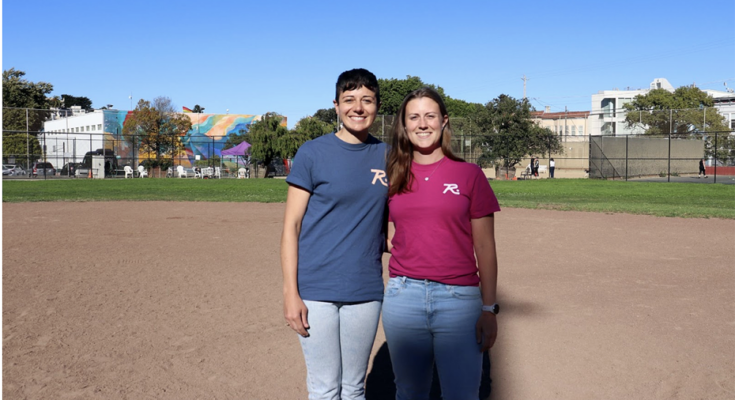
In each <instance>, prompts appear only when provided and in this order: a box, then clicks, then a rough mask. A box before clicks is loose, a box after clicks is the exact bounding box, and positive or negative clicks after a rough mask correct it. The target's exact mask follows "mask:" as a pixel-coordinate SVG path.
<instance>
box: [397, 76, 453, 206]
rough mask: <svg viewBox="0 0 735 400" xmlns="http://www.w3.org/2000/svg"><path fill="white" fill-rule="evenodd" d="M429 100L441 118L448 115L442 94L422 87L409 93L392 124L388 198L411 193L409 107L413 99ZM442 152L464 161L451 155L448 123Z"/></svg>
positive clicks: (442, 138)
mask: <svg viewBox="0 0 735 400" xmlns="http://www.w3.org/2000/svg"><path fill="white" fill-rule="evenodd" d="M423 97H428V98H430V99H432V100H434V101H435V102H436V104H438V105H439V111H440V112H441V115H442V118H443V117H444V116H445V115H448V113H447V107H446V106H445V105H444V101H443V100H442V98H441V96H440V95H439V93H438V92H437V91H436V90H434V89H432V88H429V87H423V88H421V89H416V90H414V91H413V92H411V93H409V94H408V95H407V96H406V98H405V99H403V103H402V104H401V108H399V109H398V114H397V115H396V119H395V120H394V121H393V127H392V128H391V135H392V137H393V138H392V140H391V142H392V146H391V149H390V153H388V182H390V188H389V189H388V195H389V196H393V195H394V194H398V193H406V192H409V191H410V187H411V183H412V182H413V180H414V179H416V177H415V176H414V175H413V172H411V163H412V162H413V144H411V140H409V138H408V133H407V132H406V105H407V104H408V102H409V101H411V100H413V99H420V98H423ZM441 149H442V153H444V156H445V157H447V158H449V159H450V160H454V161H464V160H462V159H461V158H459V157H457V156H455V155H454V153H453V152H452V127H451V125H450V123H449V121H447V124H446V125H445V126H444V128H443V129H442V137H441Z"/></svg>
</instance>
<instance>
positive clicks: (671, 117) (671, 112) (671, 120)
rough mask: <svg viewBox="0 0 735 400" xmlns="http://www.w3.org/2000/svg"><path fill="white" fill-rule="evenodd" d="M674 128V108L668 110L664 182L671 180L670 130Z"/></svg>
mask: <svg viewBox="0 0 735 400" xmlns="http://www.w3.org/2000/svg"><path fill="white" fill-rule="evenodd" d="M673 129H674V110H669V156H668V157H667V158H668V162H669V165H668V167H667V171H666V182H671V131H672V130H673Z"/></svg>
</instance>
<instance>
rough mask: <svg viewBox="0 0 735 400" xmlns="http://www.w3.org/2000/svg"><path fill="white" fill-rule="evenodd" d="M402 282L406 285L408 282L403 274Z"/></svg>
mask: <svg viewBox="0 0 735 400" xmlns="http://www.w3.org/2000/svg"><path fill="white" fill-rule="evenodd" d="M401 284H402V285H405V284H406V277H405V276H402V277H401Z"/></svg>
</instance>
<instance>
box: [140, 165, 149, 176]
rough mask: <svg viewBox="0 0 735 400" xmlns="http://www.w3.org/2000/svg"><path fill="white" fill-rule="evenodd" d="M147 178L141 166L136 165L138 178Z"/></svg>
mask: <svg viewBox="0 0 735 400" xmlns="http://www.w3.org/2000/svg"><path fill="white" fill-rule="evenodd" d="M147 176H148V171H146V170H145V167H144V166H142V165H138V177H140V178H145V177H147Z"/></svg>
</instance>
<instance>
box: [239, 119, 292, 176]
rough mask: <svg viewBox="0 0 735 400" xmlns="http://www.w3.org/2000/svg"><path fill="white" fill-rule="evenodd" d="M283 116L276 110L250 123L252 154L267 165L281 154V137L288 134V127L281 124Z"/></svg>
mask: <svg viewBox="0 0 735 400" xmlns="http://www.w3.org/2000/svg"><path fill="white" fill-rule="evenodd" d="M282 121H283V117H282V116H281V115H280V114H278V113H275V112H269V113H266V114H265V115H263V117H262V118H261V120H260V121H256V122H255V123H253V124H252V125H250V132H249V133H248V139H249V140H250V142H249V143H250V145H251V147H250V155H251V156H252V158H254V159H256V160H259V161H261V162H262V163H263V164H265V165H266V166H268V165H270V163H271V161H273V159H274V158H276V157H278V156H280V149H279V146H280V145H283V143H282V142H281V143H279V138H280V137H281V136H284V135H286V134H288V128H286V127H285V126H283V125H281V122H282Z"/></svg>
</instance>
